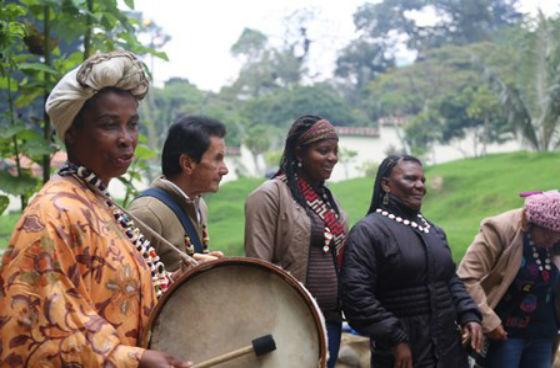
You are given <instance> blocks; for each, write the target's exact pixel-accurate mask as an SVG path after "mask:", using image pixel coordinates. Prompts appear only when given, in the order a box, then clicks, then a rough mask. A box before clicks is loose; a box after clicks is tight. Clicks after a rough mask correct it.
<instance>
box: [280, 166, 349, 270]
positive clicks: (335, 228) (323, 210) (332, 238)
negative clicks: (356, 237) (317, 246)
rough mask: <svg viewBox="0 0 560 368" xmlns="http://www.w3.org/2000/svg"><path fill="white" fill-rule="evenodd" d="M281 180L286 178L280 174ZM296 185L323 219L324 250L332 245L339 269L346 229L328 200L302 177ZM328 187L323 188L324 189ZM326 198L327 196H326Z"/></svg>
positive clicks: (327, 250)
mask: <svg viewBox="0 0 560 368" xmlns="http://www.w3.org/2000/svg"><path fill="white" fill-rule="evenodd" d="M282 177H283V180H286V179H285V178H286V177H285V176H284V175H282ZM297 187H298V189H299V191H300V193H301V194H302V196H303V198H304V199H305V202H306V203H307V205H308V206H309V208H311V210H312V211H313V212H314V213H315V214H316V215H317V216H319V218H321V220H323V222H324V224H325V233H324V234H325V246H324V247H323V249H324V250H325V252H330V251H331V250H330V249H331V248H332V247H334V249H335V254H336V263H337V265H338V267H339V269H340V267H341V266H342V260H343V257H344V246H345V244H346V241H345V240H346V231H345V229H344V225H343V224H342V222H340V216H339V214H338V213H337V212H336V210H335V209H334V208H333V205H331V203H330V201H329V200H325V199H323V198H321V196H320V195H319V194H318V193H317V192H316V191H315V189H313V187H312V186H311V185H309V184H308V183H307V181H305V180H304V179H303V178H301V177H298V178H297ZM327 190H328V189H326V188H325V191H327ZM327 198H328V197H327Z"/></svg>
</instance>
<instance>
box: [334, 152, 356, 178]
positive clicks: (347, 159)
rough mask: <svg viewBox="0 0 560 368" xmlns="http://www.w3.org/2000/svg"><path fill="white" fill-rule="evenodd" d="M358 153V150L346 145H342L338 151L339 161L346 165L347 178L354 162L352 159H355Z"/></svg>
mask: <svg viewBox="0 0 560 368" xmlns="http://www.w3.org/2000/svg"><path fill="white" fill-rule="evenodd" d="M357 155H358V151H355V150H353V149H350V148H345V147H342V148H341V149H340V150H339V152H338V161H339V162H340V163H341V164H342V166H343V167H344V177H345V178H346V179H348V178H349V173H348V170H349V166H350V164H351V163H352V161H354V157H356V156H357Z"/></svg>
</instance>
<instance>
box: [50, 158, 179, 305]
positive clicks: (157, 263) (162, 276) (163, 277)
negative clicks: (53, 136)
mask: <svg viewBox="0 0 560 368" xmlns="http://www.w3.org/2000/svg"><path fill="white" fill-rule="evenodd" d="M58 174H59V175H60V176H73V177H75V178H77V179H78V180H80V181H83V182H85V183H86V184H89V185H88V187H89V188H90V189H92V191H93V192H97V193H99V194H101V195H102V196H103V198H104V199H105V204H106V205H107V207H108V209H109V210H110V211H111V212H112V214H113V217H114V218H115V221H116V222H117V223H118V224H119V226H120V227H121V228H122V229H123V231H124V233H125V235H126V236H127V237H128V239H129V240H130V242H131V243H132V245H133V246H134V247H135V248H136V250H137V251H138V252H139V253H140V254H141V255H142V258H143V259H144V261H145V262H146V264H147V266H148V268H149V269H150V274H151V277H152V283H153V285H154V289H155V291H156V295H157V297H158V298H159V297H160V296H161V295H162V294H163V292H164V291H165V290H167V289H168V288H169V286H170V285H171V281H172V279H171V274H170V273H169V272H167V271H166V270H165V266H164V264H163V262H161V260H160V258H159V256H158V254H157V253H156V250H155V249H154V247H153V246H152V245H151V243H150V241H149V240H148V239H146V237H145V236H144V235H143V234H142V232H141V231H140V229H139V228H138V227H136V226H135V225H134V221H132V219H130V218H129V216H128V215H127V214H126V213H124V212H123V211H122V210H121V209H120V208H118V207H117V206H116V205H115V203H114V202H113V199H112V198H111V195H110V194H109V192H108V190H107V187H106V186H105V184H103V182H102V181H101V179H99V178H98V177H97V176H96V175H95V174H94V173H93V172H92V171H91V170H89V169H88V168H86V167H84V166H79V165H76V164H73V163H71V162H66V164H65V165H64V166H63V167H62V168H60V170H59V171H58Z"/></svg>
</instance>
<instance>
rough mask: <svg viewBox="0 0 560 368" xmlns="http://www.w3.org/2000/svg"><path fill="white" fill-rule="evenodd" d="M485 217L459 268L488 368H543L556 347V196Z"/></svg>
mask: <svg viewBox="0 0 560 368" xmlns="http://www.w3.org/2000/svg"><path fill="white" fill-rule="evenodd" d="M522 196H526V199H525V204H524V207H523V208H518V209H515V210H511V211H507V212H504V213H502V214H499V215H496V216H493V217H489V218H487V219H484V220H483V221H482V222H481V225H480V232H479V233H478V234H477V235H476V237H475V238H474V241H473V242H472V244H471V245H470V246H469V248H468V249H467V252H466V254H465V257H464V258H463V260H462V261H461V264H460V265H459V268H458V275H459V277H460V278H461V279H462V280H463V281H464V282H465V285H466V287H467V290H468V291H469V292H470V293H471V295H472V297H473V299H474V300H475V301H476V302H477V303H478V305H479V307H480V310H481V312H482V315H483V317H484V318H483V320H482V327H483V331H484V333H485V336H486V337H487V338H488V339H487V341H488V342H489V344H488V350H487V352H486V365H485V366H486V367H490V368H495V367H508V368H509V367H511V368H518V367H521V368H527V367H531V368H547V367H551V366H552V360H553V359H554V355H555V354H554V353H555V349H554V347H556V346H557V343H558V328H559V325H558V321H560V312H559V307H558V306H559V305H560V304H559V300H558V298H557V295H558V292H559V291H560V290H559V287H560V283H559V272H558V265H559V264H560V263H559V262H558V256H557V255H556V254H557V253H558V251H556V252H555V248H554V246H555V245H558V244H559V243H560V193H558V192H544V193H542V192H536V193H535V192H533V193H522Z"/></svg>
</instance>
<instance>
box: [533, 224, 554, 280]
mask: <svg viewBox="0 0 560 368" xmlns="http://www.w3.org/2000/svg"><path fill="white" fill-rule="evenodd" d="M527 240H528V241H529V245H530V246H531V252H532V253H533V258H534V259H535V262H536V263H537V266H538V267H539V271H540V272H543V271H544V270H547V271H550V270H551V269H552V266H551V264H552V261H551V259H550V251H549V250H548V248H545V250H546V257H545V259H544V265H543V261H542V260H541V257H540V256H539V251H538V250H537V247H536V246H535V242H534V241H533V239H532V237H531V233H530V232H527Z"/></svg>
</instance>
